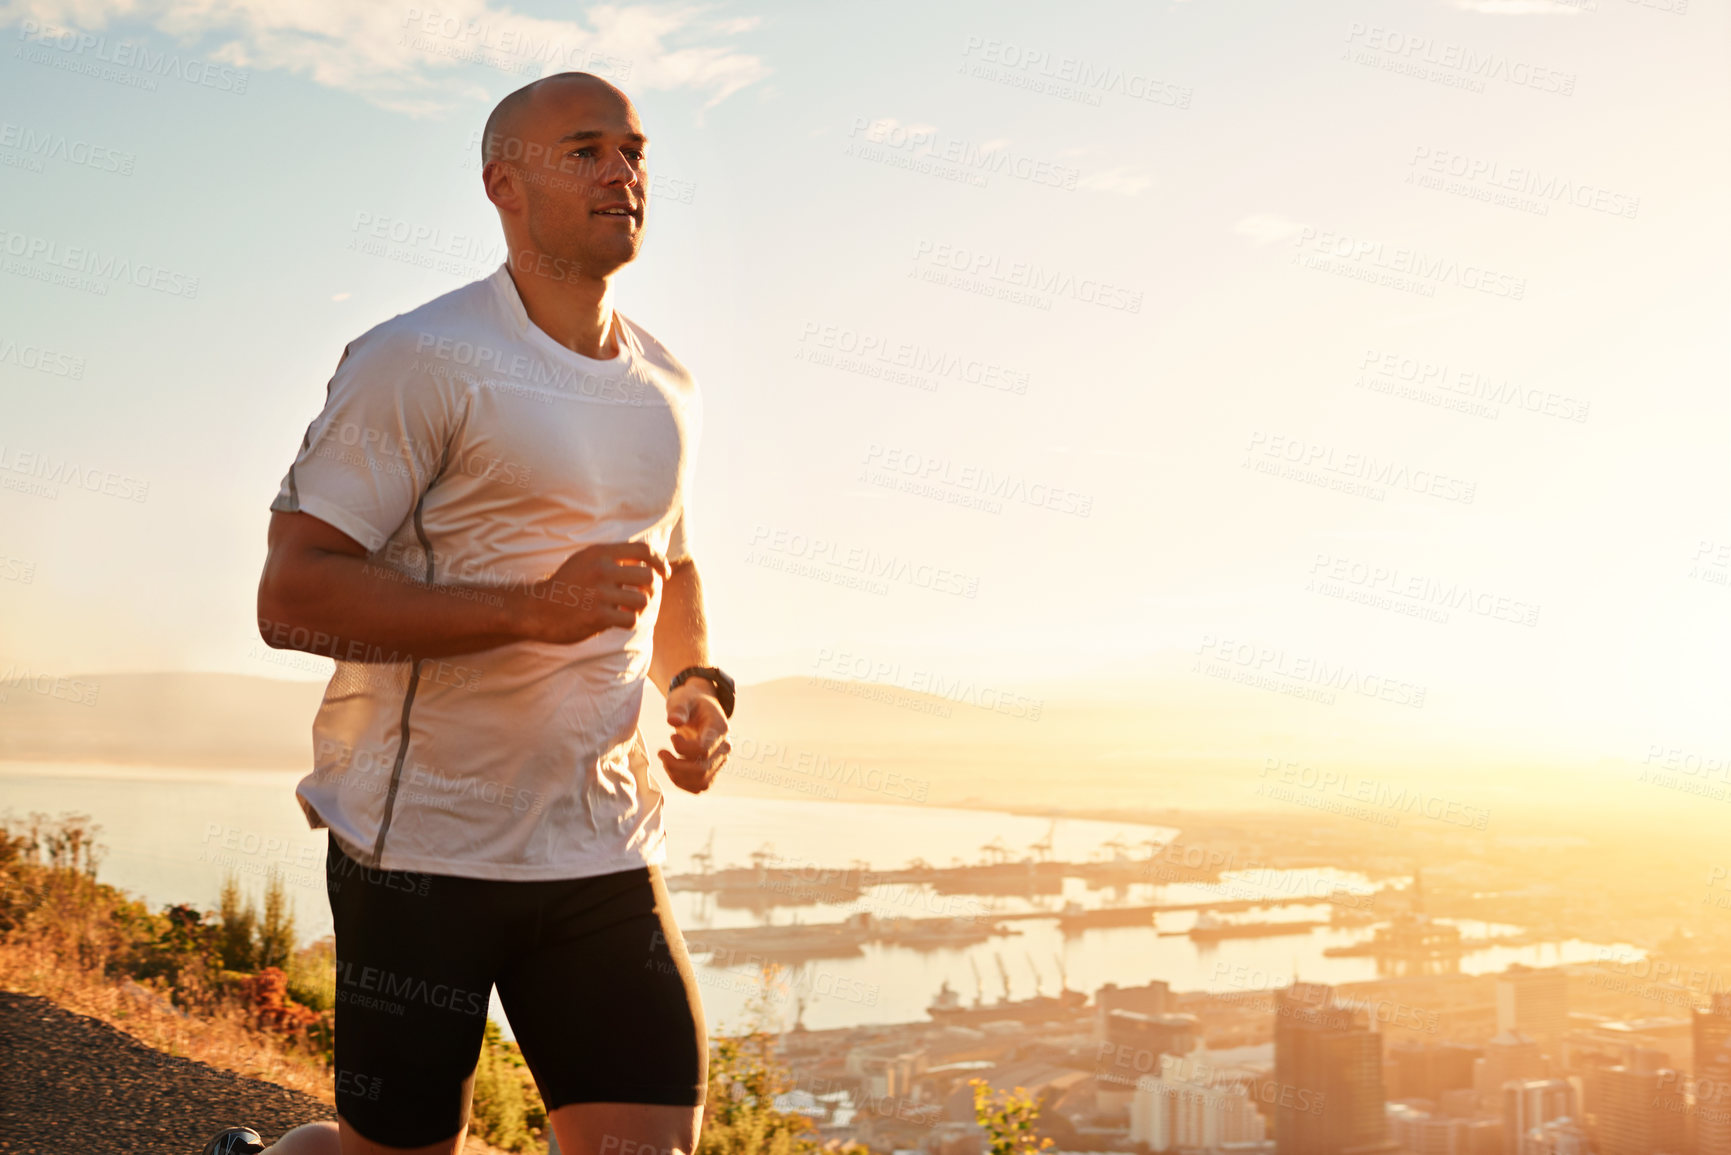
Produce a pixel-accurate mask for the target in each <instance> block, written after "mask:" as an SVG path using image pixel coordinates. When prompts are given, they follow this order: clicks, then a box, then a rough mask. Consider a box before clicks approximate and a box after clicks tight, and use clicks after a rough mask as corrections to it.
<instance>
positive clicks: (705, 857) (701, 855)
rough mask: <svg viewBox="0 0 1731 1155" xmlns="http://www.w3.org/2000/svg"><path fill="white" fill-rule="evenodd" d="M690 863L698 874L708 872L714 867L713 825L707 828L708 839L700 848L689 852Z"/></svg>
mask: <svg viewBox="0 0 1731 1155" xmlns="http://www.w3.org/2000/svg"><path fill="white" fill-rule="evenodd" d="M691 865H692V866H693V867H695V868H696V870H697V873H699V874H708V873H710V872H711V871H713V870H714V869H715V827H713V826H711V827H710V828H709V841H708V842H705V843H704V844H703V848H702V849H700V850H693V851H692V852H691Z"/></svg>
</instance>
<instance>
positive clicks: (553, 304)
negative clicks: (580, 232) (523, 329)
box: [507, 254, 619, 361]
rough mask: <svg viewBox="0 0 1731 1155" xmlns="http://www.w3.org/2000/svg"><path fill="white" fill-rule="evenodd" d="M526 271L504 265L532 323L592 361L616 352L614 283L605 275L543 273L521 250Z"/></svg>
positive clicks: (617, 345) (512, 265) (616, 353)
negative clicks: (551, 274)
mask: <svg viewBox="0 0 1731 1155" xmlns="http://www.w3.org/2000/svg"><path fill="white" fill-rule="evenodd" d="M524 256H525V260H524V262H523V263H524V267H525V269H526V271H523V272H519V271H518V269H517V268H516V262H513V263H512V264H511V265H510V266H508V267H507V271H508V272H509V273H510V274H511V283H512V284H514V285H516V286H517V296H518V297H519V298H521V299H522V302H523V311H524V312H526V313H528V314H529V320H530V321H532V322H534V324H535V327H536V328H538V329H540V330H541V331H542V332H543V333H546V334H547V335H548V336H549V337H551V338H553V340H555V341H557V342H559V344H561V345H563V346H565V348H567V349H570V350H571V351H572V352H575V353H578V354H581V355H582V356H584V357H588V358H590V359H592V360H595V361H611V360H612V359H613V358H614V357H617V356H618V355H619V341H618V339H617V338H616V337H615V336H614V333H613V327H614V326H613V285H612V282H611V281H610V280H609V279H608V278H606V277H575V276H573V277H565V278H555V277H543V276H541V275H539V274H537V273H536V272H535V267H536V262H535V260H534V259H533V258H529V257H528V254H524Z"/></svg>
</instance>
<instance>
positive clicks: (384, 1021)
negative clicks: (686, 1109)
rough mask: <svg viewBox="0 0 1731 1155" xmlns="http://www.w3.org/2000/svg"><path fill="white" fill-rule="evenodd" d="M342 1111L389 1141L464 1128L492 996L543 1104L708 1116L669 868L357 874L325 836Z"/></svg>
mask: <svg viewBox="0 0 1731 1155" xmlns="http://www.w3.org/2000/svg"><path fill="white" fill-rule="evenodd" d="M325 888H326V891H327V893H328V894H329V895H330V900H331V914H332V916H333V917H334V919H335V922H336V954H337V1002H336V1020H337V1021H336V1065H337V1072H336V1093H337V1112H338V1114H340V1115H341V1116H342V1117H343V1118H344V1119H346V1120H348V1122H349V1124H350V1126H352V1127H354V1129H355V1130H356V1131H359V1132H360V1133H361V1134H362V1135H363V1136H365V1137H366V1138H368V1139H371V1140H372V1141H373V1142H375V1143H382V1144H385V1145H387V1146H392V1147H419V1146H424V1145H426V1144H430V1143H437V1142H439V1141H440V1140H443V1139H449V1138H450V1137H451V1136H453V1135H455V1134H456V1133H457V1132H458V1130H459V1129H460V1128H461V1127H462V1120H463V1107H464V1104H465V1102H466V1101H467V1098H468V1095H469V1090H470V1087H469V1082H470V1080H471V1078H472V1076H473V1074H474V1071H475V1063H476V1060H477V1058H478V1057H479V1055H480V1051H481V1039H482V1032H483V1030H484V1029H485V1026H486V1022H487V1006H488V995H489V993H490V992H491V990H492V989H493V987H494V986H497V987H498V988H499V1001H500V1002H501V1003H503V1004H504V1007H505V1013H506V1015H507V1016H508V1017H509V1018H510V1020H511V1027H512V1030H513V1032H514V1033H515V1034H516V1036H517V1043H518V1045H519V1046H520V1047H522V1049H523V1058H524V1059H525V1060H526V1061H527V1062H528V1065H529V1070H530V1072H531V1074H533V1075H534V1078H535V1083H536V1085H537V1086H538V1087H539V1088H540V1090H541V1098H542V1099H543V1100H544V1101H545V1102H546V1104H547V1109H548V1110H549V1111H552V1110H554V1109H556V1108H558V1107H563V1106H565V1105H566V1104H568V1103H584V1102H614V1103H661V1104H668V1105H674V1106H701V1105H702V1103H703V1096H704V1089H705V1085H706V1084H707V1082H708V1070H709V1047H708V1041H707V1037H706V1035H705V1030H704V1023H703V1005H702V1003H701V1002H700V1001H699V1000H698V993H697V980H696V975H695V973H694V972H693V970H692V966H691V958H690V955H689V954H688V953H687V952H686V949H685V941H684V939H683V938H681V937H680V934H679V928H678V927H677V926H676V925H675V924H674V921H673V913H672V910H671V909H670V903H669V902H668V898H667V888H666V887H665V886H664V885H663V883H662V879H661V871H660V869H659V868H658V867H653V866H650V867H639V868H637V869H635V870H626V871H622V872H620V873H617V874H604V875H599V876H596V877H593V878H574V879H562V880H557V881H551V882H500V881H494V880H491V879H478V878H458V877H455V876H452V875H447V874H422V873H419V872H416V871H399V870H374V869H372V868H370V867H365V866H362V865H361V864H360V863H358V862H356V861H355V860H354V859H352V858H350V857H349V856H348V855H346V854H344V853H343V851H342V849H341V848H340V847H339V846H338V845H337V842H336V839H335V838H332V839H331V840H330V849H329V851H328V852H327V854H326V857H325Z"/></svg>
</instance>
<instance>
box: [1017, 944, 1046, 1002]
mask: <svg viewBox="0 0 1731 1155" xmlns="http://www.w3.org/2000/svg"><path fill="white" fill-rule="evenodd" d="M1022 953H1023V954H1025V955H1027V958H1028V969H1029V970H1030V971H1032V972H1034V994H1035V995H1036V996H1038V995H1043V994H1045V993H1046V980H1045V979H1043V978H1041V977H1040V968H1039V967H1037V966H1035V965H1034V956H1033V954H1032V953H1031V952H1029V951H1023V952H1022Z"/></svg>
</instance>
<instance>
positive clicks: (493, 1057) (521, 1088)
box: [469, 1019, 547, 1152]
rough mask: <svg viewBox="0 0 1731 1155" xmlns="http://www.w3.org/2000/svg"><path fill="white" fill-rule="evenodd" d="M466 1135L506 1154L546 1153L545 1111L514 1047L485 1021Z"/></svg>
mask: <svg viewBox="0 0 1731 1155" xmlns="http://www.w3.org/2000/svg"><path fill="white" fill-rule="evenodd" d="M469 1133H470V1134H471V1135H475V1136H478V1137H480V1138H481V1139H484V1140H486V1141H487V1142H488V1143H491V1144H492V1145H493V1146H495V1147H503V1148H504V1149H505V1150H507V1151H530V1152H539V1151H545V1150H546V1149H547V1139H546V1136H547V1108H546V1106H545V1105H543V1103H542V1102H541V1094H540V1092H539V1091H537V1090H536V1089H535V1080H534V1079H533V1078H532V1077H531V1076H530V1074H529V1068H528V1065H527V1064H525V1063H524V1062H523V1053H522V1052H521V1051H520V1050H518V1048H517V1044H515V1043H510V1042H506V1041H505V1037H504V1035H503V1034H502V1033H501V1032H500V1030H499V1024H498V1023H495V1022H494V1021H493V1020H492V1019H488V1020H487V1027H486V1035H485V1036H484V1038H483V1040H482V1043H481V1057H480V1060H479V1062H477V1063H476V1064H475V1094H474V1098H473V1100H472V1102H471V1106H470V1111H469Z"/></svg>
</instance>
